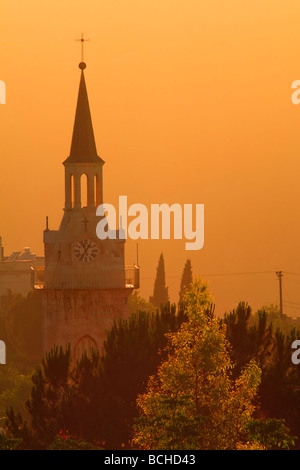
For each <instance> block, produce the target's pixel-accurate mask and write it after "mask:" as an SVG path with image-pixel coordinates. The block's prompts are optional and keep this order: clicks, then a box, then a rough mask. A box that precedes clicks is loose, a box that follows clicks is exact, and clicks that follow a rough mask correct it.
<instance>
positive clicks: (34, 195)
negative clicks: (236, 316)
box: [0, 0, 300, 316]
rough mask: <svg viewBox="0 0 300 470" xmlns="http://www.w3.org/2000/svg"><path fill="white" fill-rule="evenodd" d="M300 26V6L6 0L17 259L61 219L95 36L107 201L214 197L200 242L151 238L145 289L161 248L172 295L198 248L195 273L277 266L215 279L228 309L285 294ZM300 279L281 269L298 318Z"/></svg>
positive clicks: (246, 0) (0, 184)
mask: <svg viewBox="0 0 300 470" xmlns="http://www.w3.org/2000/svg"><path fill="white" fill-rule="evenodd" d="M299 24H300V4H299V1H298V0H290V1H289V2H286V1H284V0H243V1H241V0H227V1H226V2H224V0H188V1H186V0H172V1H171V0H151V1H150V0H149V1H148V0H142V1H141V0H103V1H99V0H85V1H84V2H83V1H82V0H80V1H78V0H72V1H71V0H61V1H58V0H52V1H48V0H44V1H43V2H41V1H37V0H26V1H22V0H19V1H14V0H0V41H1V47H0V79H1V80H4V81H5V83H6V87H7V104H6V105H1V106H0V125H1V140H0V158H1V167H0V168H1V170H0V234H1V235H2V236H3V241H4V245H5V254H6V255H8V254H9V253H10V252H12V251H14V250H17V249H22V248H23V247H24V246H30V247H31V249H32V251H35V252H36V253H38V254H42V253H43V244H42V230H43V229H44V226H45V216H46V215H48V216H49V224H50V228H51V229H56V228H58V226H59V223H60V219H61V216H62V207H63V204H64V179H63V178H64V172H63V166H62V161H63V160H64V159H65V158H66V157H67V156H68V154H69V150H70V143H71V134H72V128H73V122H74V113H75V105H76V99H77V91H78V85H79V75H80V72H79V70H78V67H77V65H78V62H79V61H80V45H79V43H77V42H75V38H79V37H80V33H81V32H82V31H84V32H85V35H86V37H88V38H90V42H89V43H88V44H87V46H86V49H85V50H86V53H85V60H86V62H87V64H88V67H87V69H86V73H85V76H86V81H87V87H88V93H89V99H90V106H91V112H92V118H93V124H94V131H95V136H96V142H97V149H98V154H99V155H100V156H101V157H102V158H103V159H104V160H105V162H106V164H105V167H104V199H105V201H106V202H111V203H114V204H116V203H117V199H118V196H119V195H123V194H126V195H128V202H129V204H132V203H135V202H139V203H143V204H145V205H147V206H148V207H149V206H150V204H151V203H162V202H166V203H169V204H172V203H174V202H179V203H181V204H184V203H192V204H196V203H204V204H205V244H204V248H203V249H202V250H200V251H198V252H192V251H185V249H184V243H185V241H184V240H182V241H164V240H162V241H151V240H148V241H147V240H145V241H142V242H140V243H139V251H140V264H141V268H142V271H141V278H142V279H141V283H142V285H141V294H142V295H144V296H145V297H146V298H148V297H149V295H150V294H152V288H153V282H154V276H155V270H156V265H157V261H158V257H159V254H160V252H161V251H162V252H163V253H164V256H165V262H166V273H167V284H168V286H169V291H170V295H171V300H174V301H177V294H178V290H179V282H180V276H181V272H182V269H183V266H184V263H185V260H186V259H187V258H188V257H190V258H191V260H192V266H193V271H194V273H195V274H201V273H202V274H222V273H235V272H265V271H267V272H269V271H270V272H271V273H270V274H256V275H242V276H207V278H208V279H210V285H211V289H212V290H213V293H214V296H215V301H216V309H217V313H219V314H222V313H223V312H224V310H225V309H226V310H229V309H232V308H234V307H235V306H236V303H237V302H238V301H239V300H246V301H248V302H249V304H250V305H252V306H253V308H257V307H260V306H261V305H262V304H265V303H270V302H273V303H276V302H278V281H277V279H276V276H275V271H276V270H283V271H285V272H296V273H300V259H299V251H300V250H299V241H300V220H299V209H298V203H299V200H300V185H299V170H300V159H299V156H300V132H299V130H300V105H298V106H295V105H293V104H292V101H291V95H292V89H291V84H292V82H293V81H294V80H297V79H300V59H299V45H300V27H299ZM126 259H127V263H128V264H131V263H132V262H133V261H134V260H135V242H133V241H128V242H127V247H126ZM299 283H300V276H292V275H288V274H286V275H285V276H284V298H285V300H286V301H289V302H295V303H299V305H298V306H295V307H296V309H294V310H293V309H291V308H290V307H288V306H287V305H286V310H285V312H286V313H288V314H293V315H296V314H298V315H299V316H300V291H299ZM289 305H290V306H291V305H292V304H289Z"/></svg>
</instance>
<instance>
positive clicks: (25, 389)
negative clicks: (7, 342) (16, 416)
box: [0, 364, 31, 418]
mask: <svg viewBox="0 0 300 470" xmlns="http://www.w3.org/2000/svg"><path fill="white" fill-rule="evenodd" d="M30 391H31V381H30V375H26V376H24V375H22V374H20V372H19V371H18V370H17V369H16V368H15V367H14V366H12V365H10V364H6V365H5V366H2V367H1V366H0V418H1V417H3V416H5V414H6V410H7V409H8V408H9V407H10V406H11V405H13V407H14V409H15V410H16V411H17V412H19V411H20V412H22V413H24V414H25V413H26V410H25V401H26V399H27V398H28V397H29V396H30Z"/></svg>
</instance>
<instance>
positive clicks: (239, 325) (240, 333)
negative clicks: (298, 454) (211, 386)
mask: <svg viewBox="0 0 300 470" xmlns="http://www.w3.org/2000/svg"><path fill="white" fill-rule="evenodd" d="M269 320H272V321H274V323H275V325H276V324H277V325H278V324H279V323H280V322H281V323H282V322H283V323H284V324H285V331H288V333H283V331H282V330H281V329H280V328H279V327H276V328H274V327H273V323H272V322H270V321H269ZM221 324H225V325H226V336H227V339H228V341H229V343H230V345H231V348H230V355H231V358H232V360H233V361H235V363H236V366H235V368H234V375H236V374H238V373H239V371H240V370H241V368H242V367H243V366H244V364H245V363H247V361H249V360H251V359H255V360H256V361H258V362H259V364H260V366H261V368H262V379H261V384H260V387H259V405H260V410H259V411H258V415H262V416H264V417H267V418H268V419H275V418H277V419H279V420H282V419H284V420H285V422H286V424H287V426H288V428H289V429H290V431H291V433H292V434H295V435H297V436H299V435H300V368H299V366H295V365H294V364H293V363H292V361H291V354H292V350H291V344H292V342H293V341H294V340H295V339H298V338H300V333H299V330H297V329H296V328H295V327H293V328H291V326H292V325H293V323H291V322H290V323H289V325H290V328H289V330H288V329H287V320H286V319H280V313H279V311H278V309H276V308H275V307H273V306H270V307H269V308H267V310H264V309H261V310H258V312H257V313H256V314H255V315H253V316H252V317H251V309H250V307H248V305H247V304H245V303H244V302H241V303H239V305H238V307H237V309H236V310H234V311H232V312H230V313H229V314H226V315H225V316H224V320H222V321H221ZM273 424H274V423H273ZM268 429H270V428H268ZM298 442H299V440H298ZM298 442H297V441H296V445H299V443H298Z"/></svg>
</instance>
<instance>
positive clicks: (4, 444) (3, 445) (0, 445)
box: [0, 434, 22, 450]
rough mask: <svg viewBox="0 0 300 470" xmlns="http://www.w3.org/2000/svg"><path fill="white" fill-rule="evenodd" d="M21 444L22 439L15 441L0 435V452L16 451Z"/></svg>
mask: <svg viewBox="0 0 300 470" xmlns="http://www.w3.org/2000/svg"><path fill="white" fill-rule="evenodd" d="M21 442H22V439H15V438H11V437H7V436H5V435H4V434H0V450H16V449H17V448H18V446H19V445H20V444H21Z"/></svg>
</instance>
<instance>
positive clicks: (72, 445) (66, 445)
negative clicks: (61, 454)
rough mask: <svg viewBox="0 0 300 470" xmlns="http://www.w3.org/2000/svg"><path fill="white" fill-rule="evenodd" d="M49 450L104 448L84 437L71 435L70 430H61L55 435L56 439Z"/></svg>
mask: <svg viewBox="0 0 300 470" xmlns="http://www.w3.org/2000/svg"><path fill="white" fill-rule="evenodd" d="M47 450H102V449H101V448H100V447H97V446H95V445H93V444H91V443H90V442H86V441H84V440H83V439H75V438H73V437H71V436H69V434H68V432H62V431H60V432H59V434H58V435H57V436H55V438H54V441H53V442H52V443H51V444H50V445H49V446H48V448H47Z"/></svg>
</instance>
